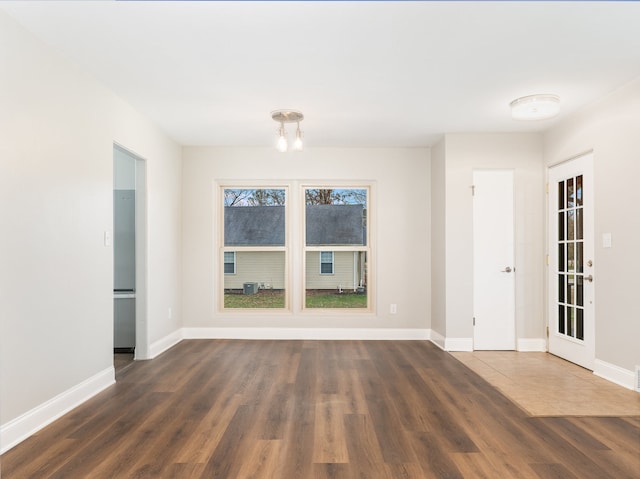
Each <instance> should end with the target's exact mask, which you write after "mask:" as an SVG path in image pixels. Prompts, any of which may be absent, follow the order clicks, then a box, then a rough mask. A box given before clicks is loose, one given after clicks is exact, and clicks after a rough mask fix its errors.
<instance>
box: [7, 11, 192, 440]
mask: <svg viewBox="0 0 640 479" xmlns="http://www.w3.org/2000/svg"><path fill="white" fill-rule="evenodd" d="M0 64H2V75H0V158H1V161H2V170H1V174H0V192H1V193H0V194H1V195H2V196H1V197H0V205H2V206H1V208H2V215H1V216H2V234H1V236H0V241H1V242H2V243H1V247H0V254H1V255H2V257H1V262H0V264H2V268H0V292H1V293H0V294H1V295H2V298H1V303H2V305H3V307H2V312H1V313H0V314H2V316H1V321H0V341H1V343H2V344H1V349H0V381H1V382H0V402H1V404H2V408H1V409H0V424H2V425H3V426H5V425H7V423H9V422H10V421H11V422H12V425H15V424H14V423H15V421H16V420H18V419H21V418H23V417H24V416H22V415H25V414H27V413H29V412H30V411H33V410H34V408H36V407H37V406H40V405H43V404H45V403H47V401H50V400H52V399H55V400H58V399H59V396H58V395H61V394H63V395H64V394H65V393H66V392H68V391H69V390H70V389H71V388H74V387H75V386H77V385H79V384H80V383H83V382H84V381H86V380H88V379H90V378H92V377H94V376H96V375H99V374H101V373H105V372H106V374H107V375H108V374H109V372H110V374H111V378H113V370H112V365H113V250H112V248H110V247H105V245H104V243H103V237H104V232H105V231H111V230H112V224H113V219H112V216H113V212H112V209H113V199H112V198H113V196H112V195H113V193H112V189H113V142H114V141H117V142H118V143H120V144H122V145H124V146H126V147H128V148H130V149H131V150H133V151H135V152H136V153H137V154H139V155H140V156H141V157H143V158H145V159H147V160H148V161H147V178H148V188H147V194H148V199H147V200H148V208H149V214H148V224H147V228H148V237H149V244H148V251H149V262H148V266H149V271H148V276H149V285H148V287H149V316H148V319H149V324H150V336H151V340H152V341H153V340H154V338H159V337H162V336H163V335H166V334H168V333H169V332H171V331H172V330H176V329H178V328H179V326H180V320H179V318H180V314H179V305H180V287H179V278H180V268H179V259H180V239H179V234H180V194H181V176H180V175H181V163H180V162H181V151H180V148H179V147H178V146H177V145H176V144H175V143H174V142H172V141H171V140H169V139H167V138H166V137H165V136H164V135H163V134H162V133H161V132H159V131H158V130H157V129H156V128H155V127H154V126H152V125H151V124H150V123H149V122H148V121H147V120H146V119H144V118H142V117H141V116H140V115H139V114H137V113H136V112H135V111H134V110H133V109H131V108H130V107H129V106H128V105H126V104H124V103H123V102H122V101H121V100H119V99H118V98H117V97H116V96H115V95H114V94H113V93H111V92H110V91H109V90H107V89H105V88H103V87H102V86H101V85H99V84H98V83H96V82H95V81H94V80H93V79H92V78H90V77H89V76H88V75H86V74H85V73H83V72H82V71H79V70H78V69H77V68H76V67H75V66H74V65H72V64H70V63H68V62H67V61H65V60H64V59H62V58H60V57H59V56H58V55H57V54H56V53H55V52H53V51H52V50H50V49H49V48H48V47H46V46H44V45H42V44H41V43H40V42H39V41H38V40H36V39H35V38H34V37H33V36H31V35H30V34H29V33H27V32H26V31H24V30H23V29H22V28H21V27H19V26H18V25H17V24H16V23H15V22H14V21H13V20H12V19H10V18H9V17H8V16H6V15H5V14H4V13H2V12H0ZM167 305H173V306H174V307H175V308H176V309H175V310H174V318H173V319H172V320H171V321H169V320H168V319H167V317H166V316H167V309H166V308H167ZM54 402H55V401H54ZM53 406H54V405H52V404H51V403H48V406H47V407H48V408H49V409H47V411H54V409H55V407H53ZM38 417H39V418H40V416H38ZM41 420H46V418H44V417H43V418H42V419H41ZM14 429H15V428H14ZM17 429H19V427H18V428H17ZM12 430H13V429H12ZM3 431H4V432H5V433H6V432H7V428H5V429H4V430H3ZM16 434H17V433H16ZM5 435H6V434H5ZM3 439H4V440H5V441H6V440H7V439H6V437H3ZM5 445H6V442H5Z"/></svg>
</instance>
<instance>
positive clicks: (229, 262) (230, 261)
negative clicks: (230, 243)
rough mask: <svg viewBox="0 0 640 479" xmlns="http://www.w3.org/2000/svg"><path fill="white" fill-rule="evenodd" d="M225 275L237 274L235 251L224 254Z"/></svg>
mask: <svg viewBox="0 0 640 479" xmlns="http://www.w3.org/2000/svg"><path fill="white" fill-rule="evenodd" d="M224 274H236V253H235V251H225V252H224Z"/></svg>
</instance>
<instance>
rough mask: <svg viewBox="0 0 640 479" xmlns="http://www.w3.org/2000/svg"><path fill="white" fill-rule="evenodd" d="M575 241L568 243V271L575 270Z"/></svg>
mask: <svg viewBox="0 0 640 479" xmlns="http://www.w3.org/2000/svg"><path fill="white" fill-rule="evenodd" d="M573 246H574V245H573V243H569V244H567V271H575V257H574V255H573V253H574V248H573Z"/></svg>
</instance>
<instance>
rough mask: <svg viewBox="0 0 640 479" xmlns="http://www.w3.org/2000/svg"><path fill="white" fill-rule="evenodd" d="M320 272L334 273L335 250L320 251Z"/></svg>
mask: <svg viewBox="0 0 640 479" xmlns="http://www.w3.org/2000/svg"><path fill="white" fill-rule="evenodd" d="M320 274H333V251H320Z"/></svg>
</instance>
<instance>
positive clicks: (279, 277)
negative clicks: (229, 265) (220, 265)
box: [224, 251, 285, 289]
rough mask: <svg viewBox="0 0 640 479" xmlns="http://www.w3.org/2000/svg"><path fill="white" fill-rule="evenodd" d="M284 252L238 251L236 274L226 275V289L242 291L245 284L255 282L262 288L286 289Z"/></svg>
mask: <svg viewBox="0 0 640 479" xmlns="http://www.w3.org/2000/svg"><path fill="white" fill-rule="evenodd" d="M284 272H285V253H284V251H237V252H236V273H235V274H225V275H224V288H225V289H242V287H243V284H244V283H248V282H255V283H258V284H259V285H260V287H263V285H264V286H265V287H269V286H270V287H271V288H273V289H284V285H285V279H284V278H285V274H284Z"/></svg>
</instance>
